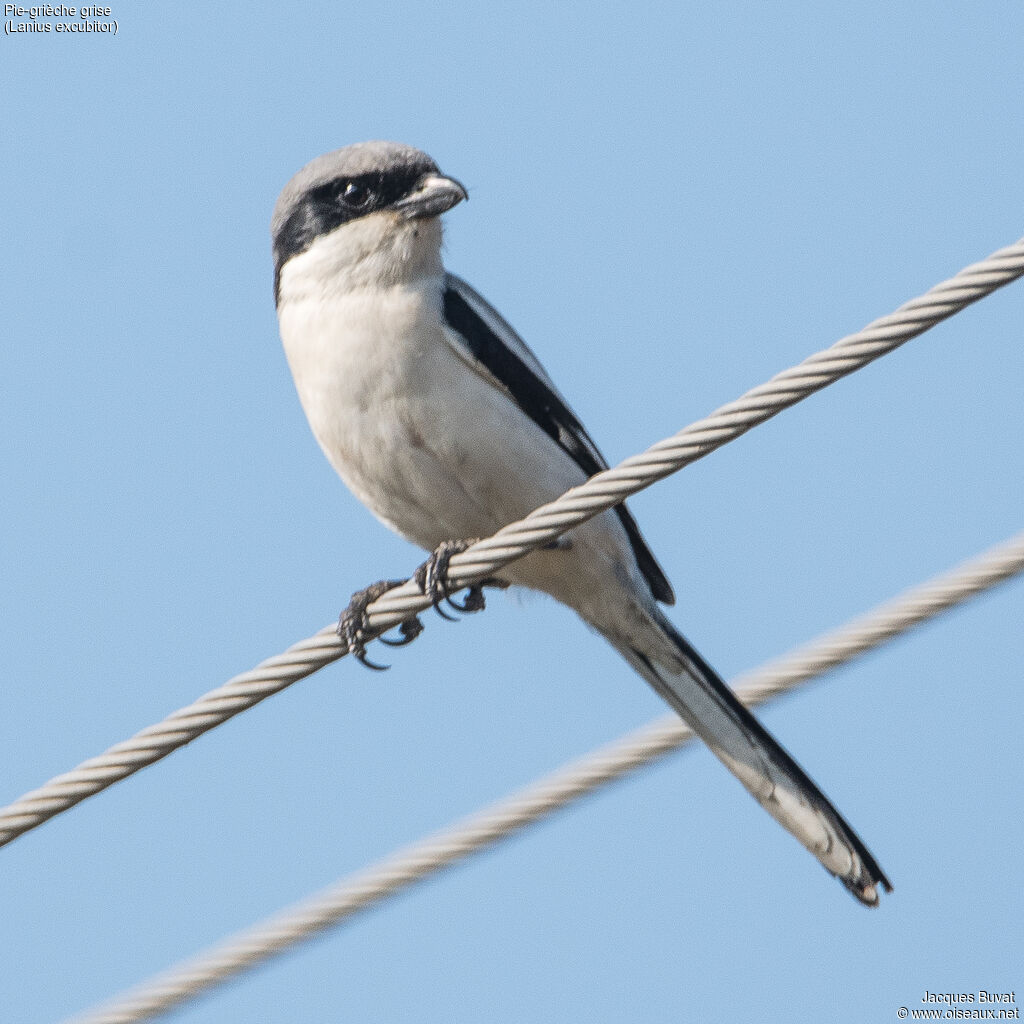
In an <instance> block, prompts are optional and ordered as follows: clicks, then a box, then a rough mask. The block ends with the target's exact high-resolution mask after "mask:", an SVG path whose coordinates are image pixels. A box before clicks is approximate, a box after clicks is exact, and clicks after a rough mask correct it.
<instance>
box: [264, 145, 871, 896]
mask: <svg viewBox="0 0 1024 1024" xmlns="http://www.w3.org/2000/svg"><path fill="white" fill-rule="evenodd" d="M466 198H467V195H466V190H465V189H464V188H463V187H462V185H460V184H459V183H458V182H457V181H455V180H454V179H453V178H448V177H445V176H444V175H443V174H441V172H440V170H439V169H438V167H437V165H436V164H435V163H434V161H433V160H431V158H430V157H429V156H427V155H426V154H425V153H422V152H420V151H419V150H417V149H414V148H412V147H410V146H405V145H400V144H398V143H394V142H364V143H359V144H357V145H352V146H347V147H346V148H344V149H339V150H335V151H334V152H333V153H327V154H326V155H324V156H320V157H317V158H316V159H315V160H313V161H312V162H311V163H309V164H307V165H306V166H305V167H304V168H303V169H302V170H301V171H299V173H298V174H296V175H295V177H294V178H292V180H291V181H289V182H288V184H287V185H286V186H285V188H284V190H283V191H282V192H281V195H280V198H279V199H278V201H277V205H276V207H275V209H274V215H273V222H272V226H271V230H272V236H273V253H274V296H275V301H276V304H277V315H278V320H279V324H280V330H281V338H282V340H283V342H284V348H285V352H286V354H287V357H288V363H289V365H290V367H291V371H292V374H293V376H294V378H295V386H296V388H297V389H298V393H299V398H300V400H301V402H302V407H303V409H304V410H305V412H306V416H307V417H308V419H309V423H310V426H311V427H312V430H313V433H314V435H315V436H316V439H317V441H318V442H319V443H320V447H321V448H322V449H323V450H324V453H325V454H326V456H327V458H328V459H329V460H330V463H331V465H332V466H333V467H334V468H335V470H337V472H338V473H339V474H340V475H341V478H342V479H343V480H344V481H345V483H346V484H347V485H348V486H349V488H351V490H352V491H353V492H354V493H355V495H356V496H357V497H358V498H359V499H360V501H362V502H363V504H365V505H366V506H367V507H368V508H369V509H370V510H371V511H372V512H373V513H374V515H376V516H377V517H378V518H379V519H380V520H382V521H383V522H384V523H385V524H386V525H387V526H390V527H391V529H393V530H395V531H396V532H397V533H399V534H401V535H402V536H403V537H405V538H406V539H408V540H410V541H412V542H413V543H415V544H418V545H419V546H420V547H422V548H424V549H426V550H427V551H441V552H444V551H449V552H450V551H451V550H457V547H456V548H454V549H453V548H452V547H451V546H448V547H447V548H446V547H445V542H449V541H457V540H464V539H469V538H477V537H486V536H489V535H490V534H492V533H494V532H495V531H496V530H498V529H499V528H501V527H502V526H505V525H506V524H508V523H510V522H513V521H514V520H517V519H520V518H522V517H523V516H525V515H526V514H527V513H528V512H530V511H531V510H532V509H534V508H536V507H537V506H538V505H542V504H544V503H545V502H549V501H551V500H553V499H554V498H556V497H558V496H559V495H560V494H562V493H563V492H564V491H566V490H568V489H569V488H570V487H572V486H574V485H576V484H579V483H581V482H582V481H583V480H585V479H586V478H587V477H589V476H592V475H593V474H594V473H596V472H598V471H599V470H601V469H604V468H606V465H607V464H606V463H605V461H604V459H603V457H602V456H601V453H600V452H599V451H598V449H597V446H596V445H595V444H594V442H593V441H592V440H591V438H590V435H589V434H588V433H587V431H586V430H585V429H584V427H583V425H582V424H581V423H580V421H579V419H578V418H577V416H576V415H575V413H573V411H572V409H571V408H570V407H569V404H568V403H567V402H566V400H565V399H564V398H563V397H562V395H561V393H560V392H559V391H558V390H557V388H556V387H555V385H554V384H553V383H552V381H551V379H550V378H549V377H548V375H547V373H546V372H545V371H544V368H543V367H542V366H541V364H540V363H539V362H538V360H537V358H536V356H534V354H533V353H532V352H531V351H530V349H528V348H527V347H526V344H525V343H524V342H523V341H522V339H521V338H520V337H519V336H518V335H517V334H516V332H515V331H514V330H513V329H512V328H511V327H510V326H509V325H508V324H507V323H506V322H505V321H504V320H503V319H502V317H501V315H500V314H499V313H498V312H496V311H495V310H494V309H493V308H492V307H491V306H490V305H488V303H487V301H486V300H485V299H483V298H482V297H481V296H480V295H478V294H477V293H476V292H475V291H474V290H473V289H472V288H471V287H470V286H469V285H468V284H466V282H465V281H463V280H462V279H461V278H458V277H456V276H455V275H454V274H450V273H448V272H447V271H446V270H445V269H444V266H443V264H442V262H441V219H440V215H441V214H443V213H445V212H446V211H447V210H450V209H451V208H452V207H453V206H455V205H456V204H457V203H459V202H460V201H461V200H463V199H466ZM428 564H429V563H428ZM494 582H495V583H497V584H498V585H501V586H507V585H518V586H523V587H529V588H531V589H534V590H540V591H543V592H545V593H547V594H550V595H551V596H552V597H554V598H555V599H556V600H558V601H561V602H562V603H563V604H566V605H568V606H569V607H570V608H572V609H573V610H574V611H575V612H576V613H577V614H578V615H579V616H580V618H582V619H583V620H584V622H586V623H589V625H591V626H592V627H593V628H594V629H596V630H597V631H598V632H599V633H600V634H601V635H602V636H603V637H605V639H606V640H608V642H609V643H610V644H611V645H612V646H613V647H614V648H615V649H616V650H617V651H618V652H619V654H621V655H622V657H623V658H625V660H626V661H627V662H628V663H629V664H630V665H631V666H632V667H633V669H634V670H635V671H636V672H637V673H638V674H639V675H640V676H642V677H643V678H644V679H645V680H646V681H647V682H648V683H649V684H650V685H651V686H652V687H653V688H654V689H655V690H656V691H657V692H658V693H659V694H660V695H661V697H662V698H663V699H664V700H665V701H666V702H667V703H668V704H669V705H670V706H671V707H672V708H674V709H675V711H676V712H678V714H679V715H680V717H681V718H682V719H683V721H685V722H686V724H687V725H689V726H690V727H691V728H692V729H693V731H694V732H695V733H696V734H697V735H698V736H699V737H700V738H701V739H702V740H704V742H705V743H707V745H708V746H709V747H710V748H711V750H712V751H713V752H714V753H715V755H716V756H717V757H718V758H719V759H720V760H721V761H722V762H723V763H724V764H725V766H726V767H727V768H728V769H729V770H730V771H731V772H732V773H733V774H734V775H735V776H736V777H737V778H738V779H739V780H740V782H742V783H743V785H744V786H745V787H746V788H747V789H748V790H749V791H750V793H751V794H752V795H753V796H754V798H755V799H756V800H757V801H758V802H759V803H760V804H761V806H762V807H764V808H765V810H767V811H768V812H769V814H771V815H772V816H773V817H774V818H775V819H776V820H777V821H778V822H779V823H780V824H781V825H782V826H783V827H784V828H786V829H788V830H789V831H790V832H791V833H792V834H793V835H794V836H795V837H796V838H797V839H798V840H799V841H800V842H801V843H803V845H804V846H805V847H807V849H808V850H810V851H811V853H813V854H814V855H815V856H816V857H817V858H818V860H819V861H820V862H821V863H822V864H823V865H824V867H825V868H826V869H827V870H828V871H830V872H831V873H832V874H834V875H836V876H837V877H838V878H839V879H840V880H841V881H842V883H843V884H844V885H845V886H846V887H847V888H848V889H849V890H850V892H852V893H853V895H854V896H856V897H857V899H859V900H861V901H862V902H863V903H865V904H868V905H872V906H873V905H875V904H877V902H878V886H879V885H881V886H883V887H884V888H885V889H886V890H889V889H890V888H891V886H890V884H889V881H888V879H887V878H886V877H885V875H884V874H883V873H882V871H881V869H880V868H879V866H878V864H877V863H876V862H875V859H874V858H873V857H872V856H871V854H870V853H869V852H868V850H867V848H866V847H865V846H864V844H863V843H862V842H861V840H860V839H859V838H858V837H857V835H856V833H855V832H854V831H853V829H852V828H851V827H850V826H849V825H848V824H847V823H846V821H845V820H844V819H843V818H842V816H841V815H840V814H839V812H838V811H837V810H836V809H835V807H833V806H832V804H831V803H830V802H829V800H828V799H827V798H826V797H825V796H824V794H823V793H822V792H821V791H820V790H819V789H818V787H817V786H816V785H815V784H814V783H813V782H812V781H811V780H810V779H809V778H808V776H807V775H806V774H805V773H804V771H803V770H802V769H801V768H800V766H799V765H797V763H796V762H795V761H794V760H793V759H792V758H791V757H790V756H789V754H787V753H786V751H785V750H783V749H782V747H781V746H780V745H779V744H778V743H777V742H776V741H775V739H774V738H773V737H772V736H771V735H770V734H769V733H768V732H767V731H766V730H765V729H764V727H763V726H762V725H761V724H760V723H759V722H758V721H757V719H756V718H754V716H753V715H752V714H751V713H750V712H749V711H748V710H747V709H746V708H745V707H744V706H743V705H742V704H741V703H740V702H739V701H738V700H737V699H736V697H735V696H734V695H733V693H732V691H731V690H729V688H728V687H727V686H726V685H725V683H724V682H723V681H722V680H721V679H720V678H719V676H718V675H717V674H716V672H715V671H714V670H713V669H712V668H711V667H710V666H709V665H708V664H707V662H705V661H704V659H703V658H702V657H701V656H700V655H699V654H698V653H697V651H695V650H694V648H693V647H692V646H691V645H690V643H689V642H688V641H687V640H686V639H685V638H684V637H683V636H682V635H681V634H680V633H679V632H678V631H677V630H676V629H675V627H674V626H673V625H672V624H671V623H670V622H669V620H668V619H667V618H666V617H665V615H664V614H663V613H662V611H661V610H660V608H659V607H658V604H659V602H660V603H662V604H672V602H673V600H674V597H673V593H672V587H671V585H670V584H669V582H668V579H667V578H666V577H665V574H664V572H663V571H662V570H661V568H660V566H659V565H658V563H657V562H656V561H655V559H654V556H653V555H652V554H651V552H650V550H649V549H648V547H647V545H646V543H645V542H644V539H643V537H642V536H641V535H640V531H639V529H638V528H637V525H636V522H635V520H634V519H633V517H632V515H631V514H630V513H629V510H628V509H627V508H626V506H625V505H619V506H618V507H617V508H615V509H613V510H611V511H608V512H605V513H603V514H602V515H599V516H597V517H596V518H594V519H592V520H591V521H590V522H588V523H586V524H584V525H583V526H580V527H577V528H576V529H574V530H572V531H571V532H570V533H569V534H568V535H567V536H566V537H565V538H563V542H561V543H558V544H556V545H554V546H552V547H549V548H545V549H541V550H538V551H535V552H533V553H532V554H529V555H527V556H526V557H525V558H522V559H520V560H519V561H517V562H513V563H512V564H511V565H507V566H505V567H504V568H503V569H502V570H501V572H500V576H499V578H498V579H497V580H495V581H494ZM374 593H379V590H377V591H374ZM364 607H365V605H364ZM349 640H350V642H351V643H352V645H353V647H354V648H359V640H358V637H357V636H355V635H350V636H349ZM360 652H361V650H360Z"/></svg>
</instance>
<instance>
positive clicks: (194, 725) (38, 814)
mask: <svg viewBox="0 0 1024 1024" xmlns="http://www.w3.org/2000/svg"><path fill="white" fill-rule="evenodd" d="M1022 274H1024V239H1021V240H1019V241H1018V242H1016V243H1014V244H1013V245H1011V246H1007V247H1006V248H1005V249H1000V250H998V251H997V252H995V253H993V254H992V255H991V256H989V257H988V258H987V259H985V260H982V261H981V262H980V263H976V264H973V265H971V266H969V267H966V268H964V269H963V270H961V271H960V272H959V273H958V274H956V275H955V276H954V277H952V278H950V279H949V280H948V281H944V282H942V283H941V284H938V285H936V286H935V287H934V288H932V289H931V290H930V291H929V292H927V293H926V294H925V295H923V296H921V297H920V298H917V299H914V300H912V301H911V302H908V303H906V304H905V305H903V306H901V307H900V308H899V309H898V310H896V312H894V313H891V314H890V315H889V316H886V317H882V318H881V319H879V320H875V321H873V322H872V323H870V324H868V326H867V327H865V328H864V330H862V331H858V332H857V333H856V334H851V335H849V336H848V337H846V338H843V339H841V340H840V341H838V342H836V343H835V344H834V345H833V346H832V347H831V348H827V349H825V350H823V351H821V352H818V353H816V354H815V355H813V356H810V357H809V358H807V359H805V360H804V361H803V362H802V363H800V364H799V365H797V366H795V367H792V368H790V369H788V370H785V371H783V372H782V373H780V374H778V375H776V376H775V377H773V378H772V379H771V380H770V381H768V382H767V383H765V384H762V385H760V386H759V387H756V388H754V389H753V390H751V391H748V392H747V393H746V394H745V395H743V396H742V397H741V398H739V399H737V400H736V401H735V402H730V403H729V404H728V405H724V406H722V407H721V408H720V409H718V410H717V411H716V412H714V413H712V414H711V415H710V416H708V417H706V418H705V419H702V420H699V421H698V422H696V423H694V424H692V425H691V426H689V427H686V428H685V429H684V430H682V431H680V432H679V433H678V434H676V435H675V436H674V437H670V438H668V439H666V440H664V441H660V442H659V443H658V444H655V445H654V446H653V447H651V448H649V449H648V450H647V451H646V452H644V453H642V454H640V455H636V456H633V457H631V458H629V459H626V461H625V462H622V463H620V464H619V465H618V466H616V467H615V468H614V469H609V470H606V471H604V472H602V473H598V474H597V475H596V476H593V477H591V478H590V479H589V480H588V481H587V482H586V483H584V484H581V485H580V486H579V487H574V488H573V489H572V490H570V491H567V492H566V493H565V494H564V495H563V496H562V497H561V498H559V499H558V500H557V501H554V502H551V503H550V504H547V505H543V506H541V507H540V508H538V509H536V510H535V511H534V512H532V513H531V514H530V515H529V516H527V517H526V518H525V519H524V520H522V521H521V522H518V523H513V524H511V525H509V526H506V527H504V528H503V529H502V530H499V531H498V533H496V534H495V535H494V536H493V537H490V538H488V539H486V540H482V541H480V542H479V543H477V544H474V545H473V546H472V547H471V548H469V549H467V550H466V551H465V552H463V553H462V554H459V555H456V556H455V557H454V558H453V559H452V560H451V564H450V567H449V578H450V579H451V580H452V582H453V589H458V588H459V587H462V586H465V585H467V584H470V583H474V582H476V581H478V580H481V579H485V578H486V577H488V576H493V575H494V574H495V572H497V570H498V569H500V568H501V567H502V566H503V565H506V564H507V563H508V562H511V561H513V560H515V559H517V558H520V557H522V556H523V555H524V554H526V553H527V552H529V551H531V550H533V549H534V548H536V547H540V546H542V545H544V544H548V543H550V542H551V541H553V540H555V539H556V538H557V537H559V536H561V534H563V533H565V532H566V531H568V530H570V529H572V528H573V527H575V526H579V525H580V524H581V523H584V522H586V521H587V520H588V519H591V518H593V517H594V516H596V515H598V514H599V513H600V512H603V511H605V510H606V509H609V508H611V507H612V506H614V505H617V504H618V503H619V502H621V501H622V500H623V499H625V498H627V497H629V495H631V494H634V493H635V492H636V491H639V490H642V489H643V488H645V487H649V486H650V485H651V484H653V483H655V482H656V481H658V480H660V479H662V478H663V477H665V476H668V475H669V474H670V473H674V472H676V471H677V470H679V469H682V467H683V466H686V465H688V464H689V463H691V462H694V461H695V460H697V459H699V458H701V457H703V456H704V455H707V454H708V453H709V452H711V451H714V450H715V449H716V448H718V447H720V446H721V445H723V444H725V443H726V442H728V441H731V440H733V439H734V438H737V437H739V436H740V435H741V434H744V433H746V431H748V430H750V428H751V427H753V426H756V425H757V424H758V423H763V422H764V421H765V420H767V419H770V418H771V417H772V416H774V415H776V414H777V413H779V412H781V411H782V410H783V409H785V408H788V407H789V406H791V405H794V404H795V403H796V402H799V401H800V400H802V399H804V398H806V397H807V396H808V395H810V394H813V393H814V392H815V391H819V390H820V389H821V388H824V387H826V386H827V385H828V384H831V383H833V382H834V381H837V380H839V379H840V378H841V377H844V376H846V375H847V374H849V373H852V372H853V371H855V370H858V369H860V368H861V367H863V366H866V365H867V364H868V363H870V362H872V361H873V360H875V359H877V358H879V356H882V355H885V354H886V353H887V352H891V351H892V350H893V349H895V348H897V347H898V346H900V345H902V344H903V343H904V342H906V341H908V340H909V339H911V338H913V337H915V336H916V335H918V334H921V333H922V332H924V331H926V330H928V328H930V327H933V326H934V325H935V324H937V323H939V322H940V321H942V320H945V319H946V318H947V317H949V316H952V315H953V314H954V313H956V312H958V311H959V310H961V309H963V308H964V307H965V306H968V305H970V304H971V303H973V302H976V301H977V300H978V299H981V298H983V297H984V296H986V295H989V294H991V293H992V292H993V291H995V290H996V289H997V288H1000V287H1002V286H1003V285H1005V284H1008V283H1009V282H1010V281H1013V280H1015V279H1017V278H1018V277H1020V276H1021V275H1022ZM428 605H429V602H428V601H427V599H426V598H425V597H424V596H423V594H422V593H421V591H420V589H419V586H418V585H417V584H416V582H415V581H414V580H411V579H410V580H409V581H407V582H406V583H404V584H403V585H402V586H401V587H398V588H396V589H395V590H392V591H389V592H388V593H387V594H385V595H384V596H383V597H381V598H379V599H378V600H377V601H375V602H374V603H373V604H371V605H370V606H369V608H368V609H367V616H368V621H369V624H370V627H371V629H372V630H373V631H374V632H375V633H376V634H379V633H382V632H384V631H386V630H387V629H390V628H391V627H393V626H396V625H398V624H399V623H400V622H403V621H405V620H406V619H409V618H410V617H411V616H413V615H414V614H416V613H417V612H420V611H423V610H424V609H426V608H427V607H428ZM345 653H347V652H346V651H345V649H344V648H343V646H342V645H341V643H340V641H339V640H338V638H337V636H336V635H335V633H334V627H333V625H331V626H325V627H324V628H323V629H322V630H320V632H319V633H317V634H316V635H315V636H312V637H310V638H309V639H307V640H303V641H300V642H299V643H297V644H295V645H294V646H292V647H289V648H288V650H287V651H285V652H284V654H280V655H277V656H275V657H273V658H269V659H268V660H266V661H264V662H261V663H260V664H259V665H257V666H256V668H255V669H252V670H251V671H249V672H243V673H242V674H241V675H238V676H235V677H234V678H233V679H231V680H229V681H228V682H227V683H225V684H224V685H223V686H220V687H218V688H217V689H215V690H212V691H210V692H209V693H207V694H205V695H203V696H202V697H200V698H199V699H198V700H196V701H195V702H194V703H193V704H190V705H189V706H188V707H185V708H182V709H180V710H179V711H175V712H174V713H172V714H171V715H169V716H168V717H167V718H166V719H164V721H162V722H160V723H158V724H156V725H152V726H150V727H148V728H146V729H143V730H142V731H141V732H139V733H137V734H136V735H135V736H133V737H132V738H131V739H128V740H125V741H123V742H121V743H118V744H116V745H115V746H113V747H111V748H110V749H109V750H107V751H106V752H105V753H103V754H101V755H99V756H98V757H94V758H91V759H90V760H88V761H84V762H83V763H82V764H80V765H79V766H78V767H77V768H75V769H73V770H72V771H70V772H67V773H66V774H63V775H58V776H57V777H56V778H54V779H51V780H50V781H49V782H47V783H46V784H45V785H44V786H42V787H40V788H39V789H35V790H32V791H31V792H30V793H26V794H25V795H24V796H22V797H21V798H19V799H18V800H15V801H14V803H12V804H10V805H8V806H7V807H5V808H2V809H0V846H3V845H5V844H7V843H9V842H11V840H12V839H15V838H16V837H17V836H19V835H22V834H23V833H25V832H28V831H29V830H30V829H33V828H35V827H37V826H38V825H41V824H42V823H43V822H44V821H47V820H48V819H49V818H52V817H54V816H55V815H57V814H60V813H61V812H62V811H66V810H67V809H68V808H69V807H73V806H74V805H75V804H77V803H79V802H80V801H82V800H84V799H86V798H87V797H90V796H93V795H95V794H96V793H99V792H100V791H101V790H104V789H106V788H107V786H110V785H113V783H115V782H119V781H120V780H121V779H124V778H126V777H127V776H129V775H131V774H133V773H134V772H137V771H138V770H139V769H140V768H144V767H145V766H146V765H149V764H153V763H154V762H155V761H159V760H160V759H161V758H163V757H166V756H167V755H168V754H170V753H171V752H172V751H174V750H177V749H178V748H179V747H181V746H184V745H185V744H186V743H190V742H191V741H192V740H194V739H195V738H196V737H197V736H200V735H202V734H203V733H204V732H206V731H207V730H209V729H212V728H214V727H215V726H217V725H220V724H221V723H223V722H225V721H227V720H228V719H229V718H231V717H232V716H234V715H236V714H238V713H239V712H240V711H244V710H246V709H247V708H250V707H252V706H253V705H255V704H258V703H259V702H260V701H262V700H265V699H266V698H267V697H269V696H271V695H272V694H274V693H277V692H278V691H279V690H283V689H284V688H285V687H286V686H290V685H291V684H292V683H294V682H296V681H297V680H299V679H302V678H303V677H304V676H308V675H310V674H311V673H313V672H315V671H316V670H317V669H319V668H322V667H323V666H324V665H326V664H328V663H329V662H331V661H334V660H336V659H337V658H340V657H342V656H343V655H344V654H345Z"/></svg>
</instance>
